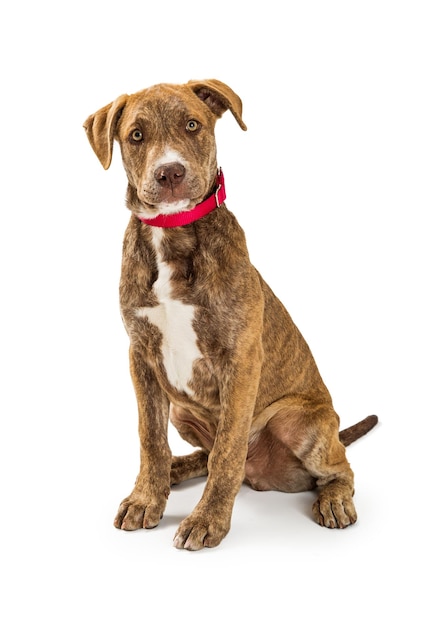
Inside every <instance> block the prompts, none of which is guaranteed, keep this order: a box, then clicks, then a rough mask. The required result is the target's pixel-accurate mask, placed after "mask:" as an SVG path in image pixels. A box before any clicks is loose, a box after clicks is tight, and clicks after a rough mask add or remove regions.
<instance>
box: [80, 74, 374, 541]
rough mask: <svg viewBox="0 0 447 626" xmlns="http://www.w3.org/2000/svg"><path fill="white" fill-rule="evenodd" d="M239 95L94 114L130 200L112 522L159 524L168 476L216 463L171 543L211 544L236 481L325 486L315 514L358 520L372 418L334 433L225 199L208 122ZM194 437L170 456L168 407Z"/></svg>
mask: <svg viewBox="0 0 447 626" xmlns="http://www.w3.org/2000/svg"><path fill="white" fill-rule="evenodd" d="M227 110H230V111H231V113H232V114H233V116H234V117H235V119H236V121H237V123H238V124H239V126H240V127H241V128H242V129H243V130H246V126H245V124H244V122H243V120H242V102H241V100H240V98H239V97H238V96H237V94H236V93H234V91H233V90H232V89H230V87H228V86H227V85H225V84H224V83H222V82H220V81H218V80H214V79H212V80H203V81H189V82H188V83H186V84H184V85H172V84H161V85H155V86H153V87H151V88H149V89H145V90H143V91H140V92H138V93H135V94H133V95H122V96H120V97H118V98H117V99H116V100H115V101H114V102H112V103H110V104H108V105H107V106H105V107H103V108H102V109H100V110H99V111H97V112H96V113H94V114H93V115H91V116H90V117H89V118H88V119H87V120H86V122H85V124H84V127H85V129H86V132H87V136H88V139H89V141H90V144H91V146H92V148H93V150H94V152H95V154H96V156H97V157H98V159H99V161H100V162H101V164H102V165H103V167H104V168H105V169H107V168H108V167H109V166H110V163H111V159H112V150H113V145H114V141H115V140H116V141H117V142H118V144H119V146H120V148H121V155H122V161H123V165H124V169H125V171H126V174H127V178H128V188H127V206H128V208H129V209H130V211H131V217H130V221H129V225H128V227H127V230H126V233H125V237H124V245H123V258H122V274H121V281H120V304H121V312H122V317H123V321H124V325H125V328H126V330H127V333H128V335H129V340H130V351H129V355H130V372H131V376H132V380H133V384H134V388H135V393H136V398H137V403H138V414H139V436H140V444H141V445H140V471H139V474H138V477H137V479H136V483H135V486H134V489H133V491H132V493H131V494H130V495H129V496H128V497H127V498H125V499H124V500H123V502H122V503H121V505H120V507H119V510H118V513H117V516H116V519H115V526H116V527H117V528H122V529H125V530H135V529H138V528H153V527H154V526H157V524H158V523H159V522H160V519H161V517H162V516H163V511H164V509H165V505H166V500H167V498H168V495H169V492H170V487H171V485H173V484H176V483H179V482H181V481H184V480H187V479H189V478H193V477H197V476H205V475H206V476H207V481H206V485H205V488H204V491H203V495H202V497H201V499H200V501H199V502H198V504H197V505H196V507H195V508H194V510H193V511H192V513H191V514H190V515H188V516H187V517H186V519H184V520H183V521H182V522H181V524H180V526H179V528H178V530H177V533H176V535H175V538H174V545H175V546H176V547H177V548H186V549H189V550H199V549H201V548H203V547H214V546H217V545H218V544H219V543H220V542H221V541H222V539H223V538H224V537H225V536H226V534H227V533H228V531H229V529H230V522H231V515H232V509H233V504H234V500H235V497H236V495H237V493H238V491H239V489H240V487H241V484H242V483H243V481H245V482H246V483H248V484H249V485H251V487H253V488H254V489H257V490H271V489H275V490H280V491H285V492H299V491H303V490H311V489H318V497H317V500H316V502H315V503H314V505H313V515H314V518H315V520H316V521H317V522H318V523H319V524H321V525H322V526H326V527H328V528H344V527H346V526H348V525H350V524H353V523H354V522H355V521H356V519H357V514H356V511H355V507H354V503H353V493H354V476H353V472H352V470H351V467H350V465H349V463H348V461H347V458H346V454H345V446H346V445H349V443H351V442H352V441H354V440H355V439H357V438H358V437H360V436H362V435H363V434H365V433H366V432H368V431H369V430H370V429H371V428H372V427H373V426H374V425H375V424H376V423H377V418H376V417H375V416H370V417H368V418H366V419H365V420H363V421H362V422H359V423H358V424H356V425H354V426H352V427H351V428H348V429H346V430H345V431H342V432H341V433H339V417H338V415H337V413H336V412H335V410H334V408H333V405H332V400H331V397H330V395H329V392H328V390H327V388H326V386H325V385H324V383H323V381H322V379H321V377H320V374H319V372H318V369H317V366H316V364H315V361H314V359H313V357H312V354H311V352H310V350H309V347H308V345H307V343H306V342H305V340H304V338H303V337H302V335H301V334H300V332H299V330H298V329H297V327H296V326H295V324H294V323H293V321H292V319H291V318H290V316H289V314H288V312H287V311H286V309H285V307H284V306H283V305H282V303H281V302H280V301H279V300H278V298H277V297H276V296H275V295H274V293H273V292H272V290H271V289H270V287H269V286H268V285H267V284H266V283H265V281H264V280H263V279H262V277H261V276H260V274H259V273H258V271H257V270H256V269H255V268H254V267H253V265H252V264H251V263H250V259H249V255H248V251H247V247H246V242H245V236H244V233H243V231H242V229H241V227H240V226H239V224H238V222H237V220H236V218H235V217H234V215H233V214H232V213H230V211H229V210H228V209H227V208H226V205H225V202H224V200H225V184H224V178H223V173H222V172H221V171H220V170H218V166H217V156H216V142H215V136H214V128H215V123H216V121H217V119H218V118H220V117H221V116H222V114H223V113H224V112H225V111H227ZM169 419H171V421H172V423H173V424H174V425H175V426H176V428H177V429H178V431H179V433H180V435H181V436H182V437H183V438H184V439H185V440H186V441H188V442H189V443H190V444H191V445H192V446H194V447H195V448H197V449H196V450H195V451H194V452H192V454H190V455H186V456H180V457H178V456H177V457H176V456H172V454H171V450H170V447H169V443H168V435H167V432H168V420H169Z"/></svg>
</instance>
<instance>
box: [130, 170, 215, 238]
mask: <svg viewBox="0 0 447 626" xmlns="http://www.w3.org/2000/svg"><path fill="white" fill-rule="evenodd" d="M225 198H226V193H225V181H224V175H223V172H222V169H220V168H219V170H218V172H217V177H216V189H215V191H214V192H213V193H212V194H211V195H210V196H209V197H208V198H206V200H204V201H203V202H200V204H196V206H195V207H194V208H192V209H189V210H188V211H181V212H180V213H171V214H169V215H163V214H160V215H157V217H153V218H152V219H146V218H143V217H139V216H137V217H138V219H139V220H140V221H141V222H143V223H144V224H148V225H149V226H158V227H159V228H175V227H177V226H186V225H187V224H192V222H196V221H197V220H199V219H200V218H202V217H204V216H205V215H208V213H211V211H214V209H217V208H218V207H220V205H221V204H222V202H223V201H224V200H225Z"/></svg>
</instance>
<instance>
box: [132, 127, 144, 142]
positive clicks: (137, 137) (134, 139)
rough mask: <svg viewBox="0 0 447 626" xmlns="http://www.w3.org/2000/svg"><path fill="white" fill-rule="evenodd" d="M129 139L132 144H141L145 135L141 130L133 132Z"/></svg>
mask: <svg viewBox="0 0 447 626" xmlns="http://www.w3.org/2000/svg"><path fill="white" fill-rule="evenodd" d="M129 139H130V141H131V142H132V143H139V142H140V141H143V133H142V132H141V130H133V131H132V132H131V133H130V136H129Z"/></svg>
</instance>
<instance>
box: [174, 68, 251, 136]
mask: <svg viewBox="0 0 447 626" xmlns="http://www.w3.org/2000/svg"><path fill="white" fill-rule="evenodd" d="M186 85H187V86H188V87H190V88H191V89H192V90H193V92H194V93H195V94H196V96H197V97H198V98H200V99H201V100H203V102H204V103H205V104H206V105H207V106H208V107H209V108H210V109H211V111H212V112H213V113H214V114H215V115H216V116H217V117H221V115H222V114H223V113H225V111H227V110H228V109H230V111H231V112H232V114H233V115H234V117H235V118H236V121H237V123H238V124H239V126H240V127H241V128H242V130H247V127H246V126H245V124H244V122H243V121H242V100H241V99H240V98H239V96H238V95H237V94H236V93H234V91H233V90H232V89H230V87H228V85H225V83H221V82H220V80H216V79H215V78H210V79H209V80H190V81H188V82H187V83H186Z"/></svg>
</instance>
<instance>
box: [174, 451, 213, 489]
mask: <svg viewBox="0 0 447 626" xmlns="http://www.w3.org/2000/svg"><path fill="white" fill-rule="evenodd" d="M207 474H208V452H206V451H205V450H196V451H195V452H193V453H192V454H186V455H185V456H174V457H172V465H171V485H178V484H179V483H181V482H183V481H185V480H189V479H191V478H199V477H200V476H206V475H207Z"/></svg>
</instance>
